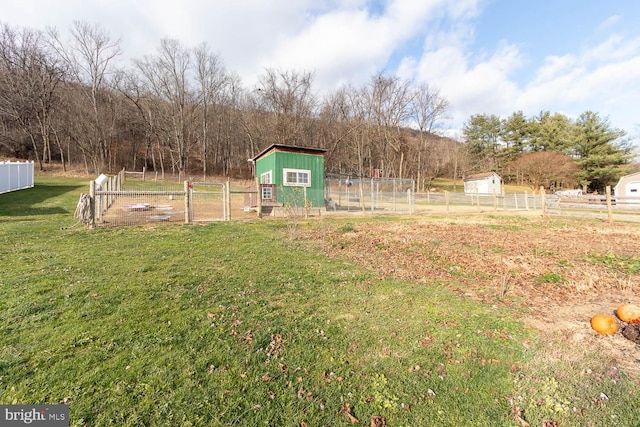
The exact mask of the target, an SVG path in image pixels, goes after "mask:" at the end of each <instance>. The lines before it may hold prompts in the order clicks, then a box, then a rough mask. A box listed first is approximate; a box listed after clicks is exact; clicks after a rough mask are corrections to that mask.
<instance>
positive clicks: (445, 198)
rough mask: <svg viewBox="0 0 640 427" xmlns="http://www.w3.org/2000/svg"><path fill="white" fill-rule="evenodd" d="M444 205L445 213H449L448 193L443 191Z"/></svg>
mask: <svg viewBox="0 0 640 427" xmlns="http://www.w3.org/2000/svg"><path fill="white" fill-rule="evenodd" d="M444 203H445V205H446V206H447V213H449V191H447V190H444Z"/></svg>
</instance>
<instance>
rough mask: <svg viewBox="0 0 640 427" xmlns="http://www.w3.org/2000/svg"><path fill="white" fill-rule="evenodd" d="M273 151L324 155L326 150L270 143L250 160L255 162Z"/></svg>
mask: <svg viewBox="0 0 640 427" xmlns="http://www.w3.org/2000/svg"><path fill="white" fill-rule="evenodd" d="M274 151H282V152H286V153H301V154H315V155H317V156H320V155H322V156H323V155H324V153H326V152H327V150H325V149H324V148H311V147H298V146H296V145H286V144H271V145H270V146H268V147H267V148H265V149H264V150H262V151H261V152H259V153H258V154H256V155H255V157H253V158H252V159H249V160H251V161H252V162H256V161H257V160H258V159H260V158H261V157H264V156H266V155H267V154H269V153H272V152H274Z"/></svg>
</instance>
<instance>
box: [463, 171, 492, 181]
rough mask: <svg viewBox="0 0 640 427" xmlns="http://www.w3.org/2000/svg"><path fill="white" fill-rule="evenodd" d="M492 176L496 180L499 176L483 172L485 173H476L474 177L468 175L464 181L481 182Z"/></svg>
mask: <svg viewBox="0 0 640 427" xmlns="http://www.w3.org/2000/svg"><path fill="white" fill-rule="evenodd" d="M493 175H495V176H497V177H498V178H500V175H498V174H497V173H495V172H485V173H476V174H474V175H469V176H468V177H466V178H465V179H464V180H465V181H481V180H483V179H486V178H489V177H490V176H493Z"/></svg>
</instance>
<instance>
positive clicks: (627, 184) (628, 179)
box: [613, 172, 640, 205]
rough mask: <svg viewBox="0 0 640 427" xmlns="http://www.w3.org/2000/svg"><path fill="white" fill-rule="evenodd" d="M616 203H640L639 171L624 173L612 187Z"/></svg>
mask: <svg viewBox="0 0 640 427" xmlns="http://www.w3.org/2000/svg"><path fill="white" fill-rule="evenodd" d="M613 194H614V195H615V196H616V204H618V205H620V204H625V203H640V172H636V173H632V174H630V175H625V176H623V177H622V178H620V181H618V184H616V186H615V187H613Z"/></svg>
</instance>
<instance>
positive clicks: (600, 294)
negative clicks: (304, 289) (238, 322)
mask: <svg viewBox="0 0 640 427" xmlns="http://www.w3.org/2000/svg"><path fill="white" fill-rule="evenodd" d="M302 235H306V237H308V238H312V239H314V240H316V241H320V242H323V249H324V250H325V251H326V252H327V253H328V254H330V255H333V256H339V257H343V258H347V259H349V260H351V261H354V262H356V263H358V264H362V265H365V266H368V267H370V268H373V269H374V270H375V271H377V272H378V274H380V275H381V276H385V277H388V276H392V277H397V278H406V279H411V280H421V281H424V282H425V285H428V284H430V283H433V282H434V281H439V282H442V283H445V284H447V285H448V286H450V287H451V288H453V290H454V291H455V292H458V293H460V294H464V295H466V296H468V297H470V298H474V299H477V300H480V301H482V302H483V303H486V304H490V305H493V306H499V305H501V306H508V307H509V308H510V309H511V310H512V312H514V313H515V314H516V316H520V317H521V318H522V319H523V321H524V322H525V324H527V325H528V326H530V327H533V328H536V329H538V330H539V331H540V337H541V340H542V341H543V342H544V341H545V340H549V341H552V340H555V339H557V337H558V336H563V337H564V339H563V341H564V342H566V343H571V344H572V345H570V346H568V347H569V348H570V347H576V348H580V349H582V350H585V351H589V350H590V349H593V350H597V351H604V352H606V353H607V354H609V355H610V356H611V358H612V362H613V363H617V364H618V365H619V366H621V367H623V368H624V369H626V370H627V371H628V372H630V373H634V374H635V375H640V346H638V345H636V344H634V343H633V342H631V341H629V340H627V339H625V338H624V337H623V336H622V335H621V334H620V333H618V334H616V335H614V336H611V337H608V336H602V335H598V334H596V333H595V332H594V331H593V330H592V329H591V327H590V319H591V317H592V316H593V315H594V314H596V313H610V314H613V313H614V310H615V309H616V308H617V306H618V305H619V304H621V303H623V302H629V301H631V302H635V303H640V297H638V292H639V291H640V284H639V283H640V255H639V254H640V228H639V227H637V226H635V225H625V224H614V225H609V224H608V223H605V222H594V221H586V220H585V221H580V220H574V219H567V218H542V217H541V216H540V215H539V212H538V214H537V215H531V214H529V215H514V214H506V213H505V214H493V213H491V214H481V215H479V214H459V215H443V216H440V217H428V218H427V217H421V218H417V219H416V218H412V219H407V220H399V221H395V220H394V221H380V220H378V221H360V220H354V222H353V223H350V224H349V226H348V227H345V226H344V225H342V226H336V227H327V226H324V227H320V228H318V229H317V230H315V231H308V230H307V231H304V234H302ZM621 326H622V324H621ZM550 355H551V356H553V352H550ZM554 357H558V358H565V357H570V356H568V355H567V354H556V355H555V356H554Z"/></svg>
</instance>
